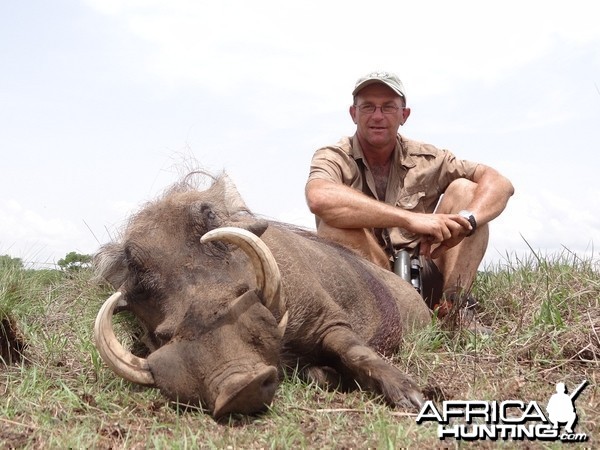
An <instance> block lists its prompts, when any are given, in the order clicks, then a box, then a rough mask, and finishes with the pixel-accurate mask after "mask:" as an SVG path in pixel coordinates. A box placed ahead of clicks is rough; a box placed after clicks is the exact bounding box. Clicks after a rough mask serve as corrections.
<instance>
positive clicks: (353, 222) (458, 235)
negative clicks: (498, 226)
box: [306, 72, 514, 315]
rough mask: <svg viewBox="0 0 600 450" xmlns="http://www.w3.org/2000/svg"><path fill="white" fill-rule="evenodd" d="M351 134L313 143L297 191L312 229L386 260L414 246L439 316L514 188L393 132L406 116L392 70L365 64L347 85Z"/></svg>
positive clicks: (468, 274)
mask: <svg viewBox="0 0 600 450" xmlns="http://www.w3.org/2000/svg"><path fill="white" fill-rule="evenodd" d="M352 95H353V97H354V102H353V104H352V105H351V106H350V116H351V117H352V120H353V121H354V123H355V124H356V133H355V134H354V136H351V137H344V138H342V139H341V140H340V141H339V142H338V143H337V144H335V145H332V146H327V147H323V148H321V149H319V150H317V151H316V152H315V154H314V156H313V159H312V162H311V167H310V175H309V178H308V181H307V184H306V199H307V203H308V206H309V208H310V210H311V211H312V212H313V213H314V214H315V216H316V220H317V232H318V234H319V235H322V236H325V237H328V238H330V239H333V240H335V241H337V242H339V243H341V244H343V245H346V246H348V247H350V248H352V249H354V250H355V251H357V252H359V253H361V254H362V255H363V256H365V257H366V258H368V259H370V260H371V261H372V262H374V263H375V264H378V265H380V266H382V267H385V268H386V269H391V267H392V265H393V260H394V258H395V255H396V253H397V252H398V251H399V250H400V249H408V250H409V251H411V252H413V253H414V252H417V251H418V252H420V255H421V258H420V259H421V261H422V264H423V271H422V274H423V291H422V294H423V296H424V298H425V299H426V301H427V302H428V304H429V305H430V307H431V308H432V309H437V310H438V313H439V314H440V315H444V314H445V313H446V312H447V311H448V307H449V306H450V301H457V300H458V301H460V302H461V303H464V302H465V301H466V300H465V298H466V297H467V294H468V292H469V291H470V289H471V286H472V284H473V281H474V279H475V276H476V273H477V268H478V266H479V264H480V262H481V260H482V259H483V256H484V254H485V251H486V248H487V243H488V236H489V231H488V222H490V221H491V220H492V219H494V218H496V217H497V216H498V215H499V214H500V213H501V212H502V211H503V210H504V208H505V207H506V204H507V202H508V199H509V197H510V196H511V195H512V194H513V192H514V189H513V186H512V184H511V182H510V181H509V180H508V179H506V178H505V177H503V176H502V175H501V174H499V173H498V172H497V171H496V170H494V169H492V168H491V167H488V166H485V165H483V164H477V163H473V162H469V161H464V160H460V159H458V158H456V157H455V156H454V155H453V154H452V153H450V152H448V151H446V150H440V149H437V148H436V147H434V146H432V145H429V144H424V143H421V142H417V141H414V140H410V139H407V138H406V137H404V136H401V135H399V134H398V129H399V128H400V126H402V125H404V123H405V122H406V120H407V119H408V117H409V116H410V112H411V111H410V108H408V107H407V103H406V94H405V91H404V87H403V85H402V82H401V81H400V79H399V78H398V76H397V75H395V74H392V73H387V72H374V73H370V74H368V75H366V76H364V77H362V78H360V79H359V80H358V81H357V83H356V86H355V88H354V91H353V92H352Z"/></svg>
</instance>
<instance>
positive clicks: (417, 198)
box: [396, 191, 426, 212]
mask: <svg viewBox="0 0 600 450" xmlns="http://www.w3.org/2000/svg"><path fill="white" fill-rule="evenodd" d="M425 195H426V194H425V192H424V191H417V192H413V193H412V194H408V193H406V192H404V193H400V196H399V197H398V199H397V200H396V206H397V207H399V208H402V209H406V210H409V211H412V212H425V208H424V206H423V203H422V202H421V199H422V198H423V197H425Z"/></svg>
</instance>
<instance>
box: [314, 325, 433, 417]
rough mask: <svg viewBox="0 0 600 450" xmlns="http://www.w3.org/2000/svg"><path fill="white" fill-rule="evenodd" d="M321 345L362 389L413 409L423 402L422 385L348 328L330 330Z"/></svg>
mask: <svg viewBox="0 0 600 450" xmlns="http://www.w3.org/2000/svg"><path fill="white" fill-rule="evenodd" d="M322 345H323V347H322V349H323V352H324V355H327V357H329V358H331V362H332V364H331V365H332V366H334V367H336V369H337V370H338V371H339V372H340V373H342V374H343V375H344V376H345V377H347V378H352V379H354V380H356V382H357V383H358V385H359V386H360V387H361V388H362V389H365V390H369V391H371V392H375V393H377V394H381V395H383V397H384V398H385V400H386V401H387V402H388V403H389V404H390V405H392V406H399V407H404V408H414V407H420V406H421V405H422V404H423V396H422V394H421V391H420V389H419V387H418V386H417V385H416V384H415V383H414V382H413V381H412V380H411V379H410V378H409V377H408V376H407V375H405V374H404V373H402V372H401V371H400V370H399V369H397V368H396V367H394V366H392V365H391V364H389V363H388V362H386V361H385V360H384V359H383V358H382V357H381V356H379V355H378V354H377V353H376V352H375V351H374V350H373V349H371V348H370V347H368V346H366V345H365V344H364V343H363V342H362V341H361V340H360V338H359V337H358V336H357V335H356V334H355V333H354V332H353V331H351V330H349V329H348V328H344V327H335V328H333V329H331V330H329V332H328V333H327V334H326V336H325V337H324V339H323V344H322Z"/></svg>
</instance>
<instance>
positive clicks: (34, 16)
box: [0, 0, 600, 265]
mask: <svg viewBox="0 0 600 450" xmlns="http://www.w3.org/2000/svg"><path fill="white" fill-rule="evenodd" d="M595 3H596V2H594V1H591V0H590V1H577V0H574V1H572V2H568V4H567V2H558V1H528V2H524V1H503V2H494V3H491V2H480V1H460V0H455V1H452V2H449V1H421V0H415V1H400V0H391V1H388V0H382V1H379V2H370V3H369V2H364V1H361V2H358V1H355V0H346V1H330V2H328V1H324V0H319V1H315V0H303V1H281V0H253V1H251V2H250V1H243V0H220V1H218V2H217V1H210V2H209V1H205V0H188V1H186V0H169V1H151V0H124V1H117V0H83V1H68V0H56V1H52V2H48V1H43V0H31V1H27V2H25V1H11V2H9V1H5V2H1V3H0V63H1V70H0V150H1V155H2V159H1V167H2V172H1V175H0V254H9V255H11V256H13V257H19V258H22V259H23V260H24V261H26V262H31V263H36V264H37V265H52V264H53V263H55V262H56V261H57V260H58V259H60V258H61V257H64V256H65V254H66V253H67V252H69V251H77V252H80V253H93V252H94V251H95V250H96V249H97V248H98V246H99V245H100V244H102V243H105V242H107V241H108V240H109V239H110V238H111V236H114V235H115V233H116V230H118V228H119V227H120V226H121V225H122V224H123V222H124V220H125V219H126V217H127V215H128V214H129V213H131V212H132V211H134V210H136V209H137V207H139V206H140V205H141V204H142V203H143V202H144V201H147V200H149V199H151V198H153V197H154V196H156V195H157V194H158V193H160V192H161V191H162V190H163V189H164V188H165V187H167V186H168V185H169V184H170V183H172V182H173V181H175V180H176V179H177V177H178V169H177V168H178V167H181V165H182V162H183V161H185V160H188V159H189V158H190V157H195V158H196V159H197V160H198V161H199V162H200V164H201V165H202V166H203V167H204V168H206V169H208V170H211V171H217V172H218V171H221V170H223V169H224V170H226V171H228V172H229V174H230V176H231V177H232V178H233V180H234V181H235V182H236V184H237V185H238V189H239V190H240V192H241V193H242V195H243V196H244V198H245V199H246V202H247V203H248V205H249V206H250V207H251V208H252V209H253V210H254V211H255V212H257V213H260V214H263V215H266V216H268V217H272V218H276V219H279V220H284V221H288V222H293V223H296V224H299V225H306V226H312V225H313V219H312V216H311V215H310V213H309V211H308V209H307V208H306V204H305V200H304V183H305V180H306V176H307V171H308V165H309V162H310V159H311V156H312V153H313V152H314V150H315V149H316V148H318V147H319V146H322V145H326V144H330V143H333V142H336V141H337V140H338V138H339V137H341V136H343V135H348V134H352V133H353V131H354V125H353V124H352V121H351V120H350V117H349V115H348V106H349V104H350V102H351V95H350V93H351V91H352V88H353V85H354V82H355V80H356V79H357V78H358V77H359V76H361V75H362V74H364V73H366V72H370V71H372V70H387V71H394V72H397V73H398V74H399V75H400V77H401V78H402V80H403V81H404V85H405V87H406V89H407V97H408V101H409V106H410V107H411V108H412V114H411V117H410V120H409V121H408V122H407V123H406V124H405V126H404V127H403V128H402V129H401V132H402V133H403V134H404V135H406V136H407V137H410V138H413V139H418V140H423V141H426V142H429V143H432V144H434V145H436V146H438V147H441V148H448V149H450V150H452V151H453V152H454V153H456V154H457V155H458V156H459V157H461V158H464V159H469V160H473V161H478V162H482V163H485V164H488V165H490V166H493V167H495V168H496V169H498V170H499V171H500V172H502V173H503V174H505V175H506V176H508V177H509V178H510V179H511V180H512V181H513V184H514V185H515V188H516V194H515V196H514V197H513V198H512V199H511V200H510V203H509V206H508V208H507V210H506V211H505V213H504V214H503V215H502V216H501V217H500V218H498V219H496V220H495V221H494V222H492V226H491V227H492V228H491V230H492V239H491V242H490V247H489V250H488V255H487V257H486V263H490V262H491V263H495V262H498V261H499V262H502V261H503V260H504V259H505V258H506V256H507V255H513V254H514V255H518V254H523V253H527V251H528V250H527V249H528V244H529V245H530V246H531V247H533V248H534V249H535V250H536V251H538V250H539V251H540V252H545V253H546V252H548V253H553V252H558V251H560V250H561V249H563V248H567V249H569V250H570V251H572V252H576V253H578V254H582V255H590V254H593V255H594V256H596V253H597V252H596V251H594V245H595V246H598V245H600V214H599V213H600V199H599V197H600V195H599V194H600V181H598V176H597V175H596V172H597V171H598V169H599V168H600V164H599V163H600V157H599V156H598V153H599V151H600V27H599V26H598V15H597V13H596V9H597V8H596V6H595Z"/></svg>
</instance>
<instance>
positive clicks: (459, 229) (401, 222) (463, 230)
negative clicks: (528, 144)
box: [306, 179, 470, 243]
mask: <svg viewBox="0 0 600 450" xmlns="http://www.w3.org/2000/svg"><path fill="white" fill-rule="evenodd" d="M306 200H307V204H308V207H309V209H310V210H311V212H313V213H314V214H315V215H317V216H319V217H320V218H321V220H324V221H325V222H326V223H327V224H328V225H331V226H333V227H336V228H391V227H400V228H404V229H406V230H409V231H411V232H413V233H416V234H420V235H422V236H428V237H429V239H430V240H431V242H432V243H436V242H442V241H444V240H447V239H451V238H452V237H453V236H457V235H459V234H463V235H466V234H467V233H468V230H469V229H470V224H469V222H468V220H466V219H465V218H464V217H461V216H459V215H458V214H421V213H414V212H411V211H406V210H404V209H402V208H397V207H395V206H392V205H388V204H386V203H383V202H380V201H378V200H375V199H372V198H370V197H368V196H366V195H364V194H363V193H362V192H359V191H357V190H356V189H353V188H351V187H349V186H345V185H343V184H339V183H334V182H332V181H328V180H320V179H317V180H311V181H310V182H308V184H307V185H306Z"/></svg>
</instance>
